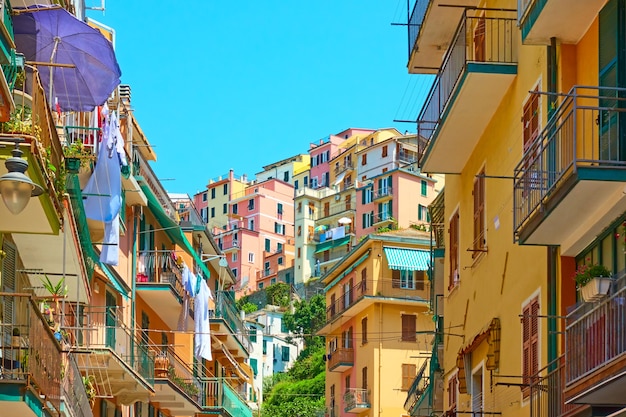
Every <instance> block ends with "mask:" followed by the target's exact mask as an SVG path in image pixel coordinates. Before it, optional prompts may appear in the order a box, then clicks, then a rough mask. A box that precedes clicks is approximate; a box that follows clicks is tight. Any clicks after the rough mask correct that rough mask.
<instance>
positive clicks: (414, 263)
mask: <svg viewBox="0 0 626 417" xmlns="http://www.w3.org/2000/svg"><path fill="white" fill-rule="evenodd" d="M383 250H384V251H385V256H386V257H387V263H388V264H389V269H401V270H405V271H427V270H428V265H429V264H430V251H427V250H424V249H408V248H391V247H386V246H385V247H383Z"/></svg>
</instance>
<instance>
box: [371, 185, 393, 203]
mask: <svg viewBox="0 0 626 417" xmlns="http://www.w3.org/2000/svg"><path fill="white" fill-rule="evenodd" d="M392 194H393V189H392V187H384V188H379V189H377V190H375V191H374V196H373V197H372V198H373V199H374V200H377V199H379V198H384V197H388V196H390V195H392Z"/></svg>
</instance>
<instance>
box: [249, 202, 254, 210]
mask: <svg viewBox="0 0 626 417" xmlns="http://www.w3.org/2000/svg"><path fill="white" fill-rule="evenodd" d="M248 210H254V200H248Z"/></svg>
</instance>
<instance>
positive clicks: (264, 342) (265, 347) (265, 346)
mask: <svg viewBox="0 0 626 417" xmlns="http://www.w3.org/2000/svg"><path fill="white" fill-rule="evenodd" d="M260 285H261V284H259V286H260ZM263 354H264V355H267V340H264V341H263Z"/></svg>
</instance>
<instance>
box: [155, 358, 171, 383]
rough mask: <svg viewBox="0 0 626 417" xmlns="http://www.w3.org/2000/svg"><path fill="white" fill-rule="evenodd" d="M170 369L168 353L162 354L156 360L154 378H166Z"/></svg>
mask: <svg viewBox="0 0 626 417" xmlns="http://www.w3.org/2000/svg"><path fill="white" fill-rule="evenodd" d="M169 368H170V360H169V359H168V358H167V353H166V352H160V353H159V354H157V355H156V357H155V358H154V376H155V378H166V377H167V372H168V370H169Z"/></svg>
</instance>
